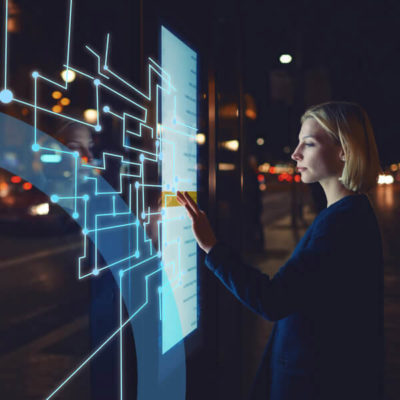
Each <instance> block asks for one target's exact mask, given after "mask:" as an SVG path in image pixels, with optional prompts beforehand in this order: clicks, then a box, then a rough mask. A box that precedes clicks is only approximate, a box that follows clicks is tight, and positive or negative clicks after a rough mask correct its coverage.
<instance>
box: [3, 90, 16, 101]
mask: <svg viewBox="0 0 400 400" xmlns="http://www.w3.org/2000/svg"><path fill="white" fill-rule="evenodd" d="M13 97H14V96H13V94H12V91H11V90H8V89H4V90H2V91H1V92H0V101H1V102H2V103H4V104H8V103H11V101H12V99H13Z"/></svg>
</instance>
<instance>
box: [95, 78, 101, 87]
mask: <svg viewBox="0 0 400 400" xmlns="http://www.w3.org/2000/svg"><path fill="white" fill-rule="evenodd" d="M93 83H94V85H95V86H99V85H100V83H101V82H100V79H95V80H94V81H93Z"/></svg>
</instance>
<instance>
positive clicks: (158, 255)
mask: <svg viewBox="0 0 400 400" xmlns="http://www.w3.org/2000/svg"><path fill="white" fill-rule="evenodd" d="M157 257H158V258H161V251H159V252H157ZM160 267H162V263H160Z"/></svg>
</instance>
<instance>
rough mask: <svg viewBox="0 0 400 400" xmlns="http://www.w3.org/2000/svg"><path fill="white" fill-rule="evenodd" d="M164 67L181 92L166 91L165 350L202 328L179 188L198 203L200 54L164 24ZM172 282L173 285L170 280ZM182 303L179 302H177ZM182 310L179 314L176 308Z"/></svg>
mask: <svg viewBox="0 0 400 400" xmlns="http://www.w3.org/2000/svg"><path fill="white" fill-rule="evenodd" d="M161 65H162V69H163V70H164V71H168V73H169V74H170V75H171V82H173V85H174V89H175V96H173V99H171V96H169V95H168V94H167V93H166V91H165V92H164V91H163V94H162V102H161V105H162V110H161V116H162V124H161V130H162V132H161V137H162V139H161V149H162V187H163V188H165V189H166V190H165V189H163V190H165V191H163V196H162V204H163V224H162V243H163V246H162V261H163V265H164V269H163V275H162V279H163V284H162V290H163V296H162V302H163V304H162V307H161V310H162V311H161V314H162V352H163V354H164V353H165V352H167V351H168V350H169V349H171V348H172V347H173V346H174V345H175V344H177V343H178V342H180V341H181V340H182V339H183V338H184V337H186V336H187V335H188V334H190V333H191V332H193V331H194V330H195V329H196V328H197V321H198V312H197V310H198V307H197V244H196V240H195V238H194V236H193V233H192V229H191V220H190V219H189V218H188V216H187V213H186V211H185V209H184V208H183V207H181V206H180V205H179V204H178V203H177V201H176V197H175V196H176V190H180V191H187V192H189V194H190V195H191V196H192V197H193V198H194V199H195V200H196V201H197V171H196V163H197V143H196V132H197V54H196V52H195V51H193V50H192V49H191V48H190V47H188V46H187V45H186V44H185V43H183V42H182V41H181V40H180V39H178V38H177V37H176V36H175V35H174V34H172V33H171V32H170V31H169V30H168V29H166V28H165V27H162V28H161ZM168 282H169V284H167V283H168ZM175 304H176V305H175ZM176 308H177V309H178V313H176V312H175V313H174V312H172V311H171V310H173V309H176Z"/></svg>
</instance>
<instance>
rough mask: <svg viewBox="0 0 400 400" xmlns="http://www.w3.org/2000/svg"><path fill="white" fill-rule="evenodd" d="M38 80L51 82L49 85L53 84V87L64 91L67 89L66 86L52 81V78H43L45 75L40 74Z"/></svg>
mask: <svg viewBox="0 0 400 400" xmlns="http://www.w3.org/2000/svg"><path fill="white" fill-rule="evenodd" d="M67 71H68V68H67ZM38 78H41V79H43V80H44V81H47V82H49V83H51V84H53V85H55V86H58V87H59V88H61V89H63V90H65V89H66V87H65V85H62V84H61V83H58V82H56V81H53V80H52V79H50V78H46V77H45V76H43V75H40V74H38Z"/></svg>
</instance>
